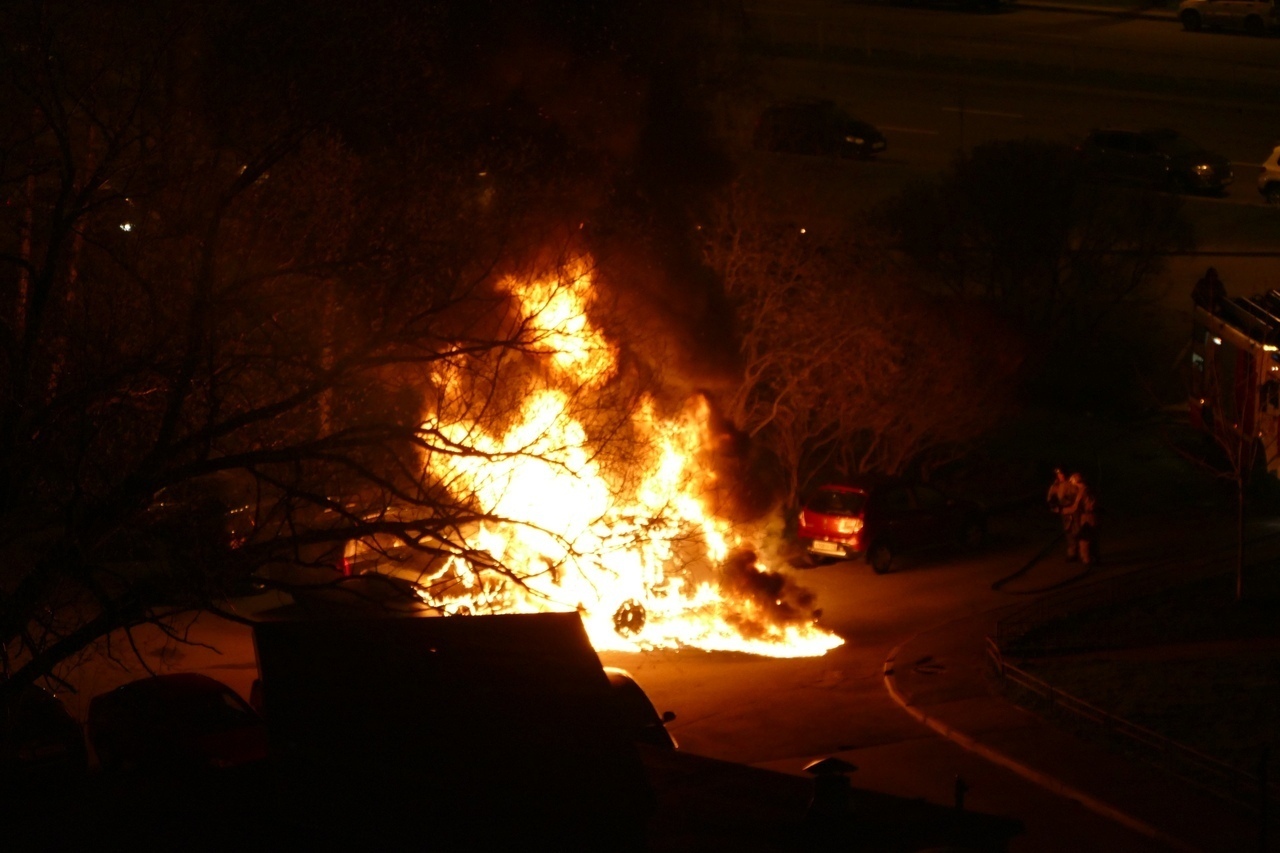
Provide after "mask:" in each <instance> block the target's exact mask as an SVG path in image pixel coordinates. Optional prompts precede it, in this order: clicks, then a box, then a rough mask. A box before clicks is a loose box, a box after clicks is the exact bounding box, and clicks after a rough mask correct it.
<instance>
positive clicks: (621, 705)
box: [604, 666, 677, 749]
mask: <svg viewBox="0 0 1280 853" xmlns="http://www.w3.org/2000/svg"><path fill="white" fill-rule="evenodd" d="M604 674H605V675H607V676H608V677H609V686H610V687H612V688H613V697H614V700H615V702H616V705H617V708H618V712H619V714H620V715H621V717H622V724H623V726H625V727H626V729H627V731H629V732H631V733H632V734H633V737H632V740H634V741H635V742H636V743H647V744H649V745H650V746H656V747H659V748H661V749H675V748H676V747H677V744H676V739H675V738H674V737H672V736H671V733H670V732H668V731H667V723H669V722H671V721H672V720H674V719H675V718H676V715H675V714H674V713H673V712H671V711H664V712H663V713H662V716H658V712H657V710H656V709H655V708H654V707H653V702H651V701H649V697H648V696H647V695H645V692H644V690H643V689H641V687H640V685H639V684H637V683H636V680H635V679H634V678H632V677H631V674H630V673H628V672H627V671H626V670H625V669H618V668H617V667H613V666H606V667H605V668H604Z"/></svg>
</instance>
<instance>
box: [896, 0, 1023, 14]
mask: <svg viewBox="0 0 1280 853" xmlns="http://www.w3.org/2000/svg"><path fill="white" fill-rule="evenodd" d="M897 4H898V5H899V6H925V7H928V8H931V9H960V10H962V11H965V12H1002V11H1004V10H1006V9H1009V8H1010V7H1012V6H1013V4H1014V0H897Z"/></svg>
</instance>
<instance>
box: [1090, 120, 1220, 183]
mask: <svg viewBox="0 0 1280 853" xmlns="http://www.w3.org/2000/svg"><path fill="white" fill-rule="evenodd" d="M1076 151H1077V153H1078V154H1079V155H1080V157H1081V159H1082V160H1083V162H1084V165H1085V168H1086V170H1087V171H1088V172H1089V173H1091V174H1092V175H1093V176H1094V177H1097V178H1103V179H1106V180H1113V181H1117V182H1120V183H1127V184H1132V185H1135V186H1143V187H1148V188H1151V189H1157V190H1167V191H1169V192H1176V193H1221V192H1222V191H1223V190H1225V189H1226V188H1227V185H1228V184H1230V183H1231V182H1232V180H1234V178H1235V176H1234V174H1233V173H1232V171H1231V163H1230V162H1229V161H1228V160H1227V158H1226V157H1224V156H1223V155H1221V154H1219V153H1217V152H1215V151H1209V150H1208V149H1206V148H1204V147H1203V146H1202V145H1199V144H1197V143H1195V142H1193V141H1192V140H1190V139H1188V138H1187V137H1185V136H1183V135H1182V134H1180V133H1178V132H1177V131H1176V130H1169V129H1168V128H1155V129H1149V130H1131V129H1126V128H1103V129H1100V130H1094V131H1092V132H1091V133H1090V134H1089V136H1088V137H1087V138H1086V139H1085V140H1084V141H1083V142H1081V143H1080V144H1079V145H1077V146H1076Z"/></svg>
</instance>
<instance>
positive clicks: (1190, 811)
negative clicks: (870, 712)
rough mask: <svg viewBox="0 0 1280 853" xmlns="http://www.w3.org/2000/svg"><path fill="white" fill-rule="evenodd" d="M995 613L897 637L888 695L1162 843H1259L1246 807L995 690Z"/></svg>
mask: <svg viewBox="0 0 1280 853" xmlns="http://www.w3.org/2000/svg"><path fill="white" fill-rule="evenodd" d="M998 615H999V612H993V613H986V614H982V615H979V616H975V617H969V618H964V619H959V620H956V621H953V622H949V623H947V624H945V625H941V626H938V627H936V628H933V629H931V630H928V631H924V632H922V633H920V634H917V635H916V636H915V637H913V638H912V639H910V640H908V641H907V642H905V643H903V644H902V645H901V646H899V647H898V648H897V649H895V650H894V651H893V652H891V653H890V656H889V658H888V659H886V660H885V663H884V683H885V687H886V688H887V689H888V691H889V694H890V695H891V696H892V697H893V699H894V700H895V701H896V702H897V703H898V704H899V705H901V706H902V707H903V708H904V709H905V710H906V711H907V712H908V713H910V714H911V715H912V716H914V717H915V718H916V719H918V720H920V721H921V722H923V723H924V724H925V725H927V726H929V727H930V728H932V729H933V730H934V731H936V732H938V733H939V734H941V735H943V736H944V737H947V738H948V739H950V740H952V741H954V742H955V743H957V744H959V745H960V746H962V747H964V748H965V749H968V750H971V751H973V752H975V753H977V754H979V755H981V756H983V757H984V758H986V759H988V760H990V761H992V762H994V763H996V764H999V765H1001V766H1003V767H1005V768H1007V769H1009V770H1012V771H1013V772H1015V773H1018V774H1019V775H1021V776H1023V777H1024V778H1026V779H1028V780H1030V781H1032V782H1034V783H1036V784H1037V785H1040V786H1042V787H1044V788H1047V789H1048V790H1050V791H1053V792H1055V793H1058V794H1061V795H1062V796H1064V797H1067V798H1069V799H1073V800H1076V801H1078V802H1079V803H1080V804H1082V805H1084V806H1085V807H1086V808H1089V809H1091V810H1092V811H1094V812H1097V813H1099V814H1102V815H1104V816H1106V817H1109V818H1111V819H1113V820H1115V821H1117V822H1119V823H1121V824H1123V825H1125V826H1127V827H1129V828H1130V829H1133V830H1135V831H1137V832H1140V833H1142V834H1144V835H1146V836H1148V837H1150V838H1153V839H1156V840H1157V841H1161V842H1163V843H1165V844H1167V845H1168V846H1169V848H1170V849H1173V850H1185V851H1204V853H1218V851H1221V853H1229V851H1230V853H1238V851H1244V850H1256V849H1258V840H1257V839H1258V821H1257V816H1256V815H1255V814H1254V813H1252V812H1250V811H1249V810H1247V809H1245V808H1244V807H1242V806H1237V805H1235V804H1233V803H1231V802H1229V801H1226V800H1223V799H1220V798H1218V797H1216V796H1214V795H1213V794H1210V793H1208V792H1205V791H1202V790H1200V789H1199V788H1197V787H1195V786H1194V785H1191V784H1190V783H1187V782H1184V781H1182V780H1180V779H1177V778H1176V777H1174V776H1171V775H1169V774H1166V773H1164V772H1162V771H1160V770H1159V769H1157V768H1154V767H1150V766H1147V765H1145V764H1142V763H1139V762H1135V761H1131V760H1127V759H1124V758H1121V757H1119V756H1116V755H1114V754H1112V753H1111V752H1109V751H1107V750H1106V749H1105V748H1103V747H1101V746H1098V745H1095V744H1092V743H1089V742H1086V741H1084V740H1081V739H1080V738H1077V737H1075V736H1074V735H1071V734H1069V733H1067V732H1064V731H1062V730H1061V729H1059V728H1057V727H1055V726H1054V725H1052V724H1051V723H1049V722H1046V721H1044V720H1042V719H1040V718H1039V717H1036V716H1035V715H1033V714H1031V713H1029V712H1027V711H1025V710H1023V709H1021V708H1018V707H1017V706H1015V705H1013V704H1011V703H1010V702H1008V701H1006V700H1005V699H1003V698H1000V697H998V696H996V695H994V694H993V692H992V687H991V685H990V683H989V681H988V679H987V676H986V675H985V672H986V660H985V642H986V636H987V635H988V633H990V632H991V631H992V629H993V626H994V623H995V619H996V618H997V616H998ZM1268 849H1277V850H1280V844H1277V843H1273V844H1272V845H1271V846H1270V847H1269V848H1268Z"/></svg>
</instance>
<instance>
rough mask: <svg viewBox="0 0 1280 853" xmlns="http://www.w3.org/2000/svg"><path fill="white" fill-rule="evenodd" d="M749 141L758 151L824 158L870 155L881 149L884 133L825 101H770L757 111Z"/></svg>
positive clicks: (877, 152)
mask: <svg viewBox="0 0 1280 853" xmlns="http://www.w3.org/2000/svg"><path fill="white" fill-rule="evenodd" d="M752 144H753V145H754V146H755V147H756V148H758V149H760V150H762V151H773V152H778V153H784V154H812V155H818V156H824V157H862V158H866V157H874V156H875V155H877V154H881V153H883V152H884V150H885V148H886V146H887V143H886V142H885V138H884V134H883V133H881V132H880V131H879V129H877V128H876V127H875V126H874V125H872V124H870V123H868V122H865V121H862V120H861V119H857V118H854V117H852V116H850V115H849V114H848V113H846V112H845V111H844V110H842V109H840V108H839V107H837V106H836V105H835V102H834V101H827V100H798V101H789V102H786V103H779V104H773V105H772V106H769V107H767V108H766V109H765V110H764V112H762V113H761V114H760V118H759V120H758V121H757V122H756V128H755V133H754V134H753V136H752Z"/></svg>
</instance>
